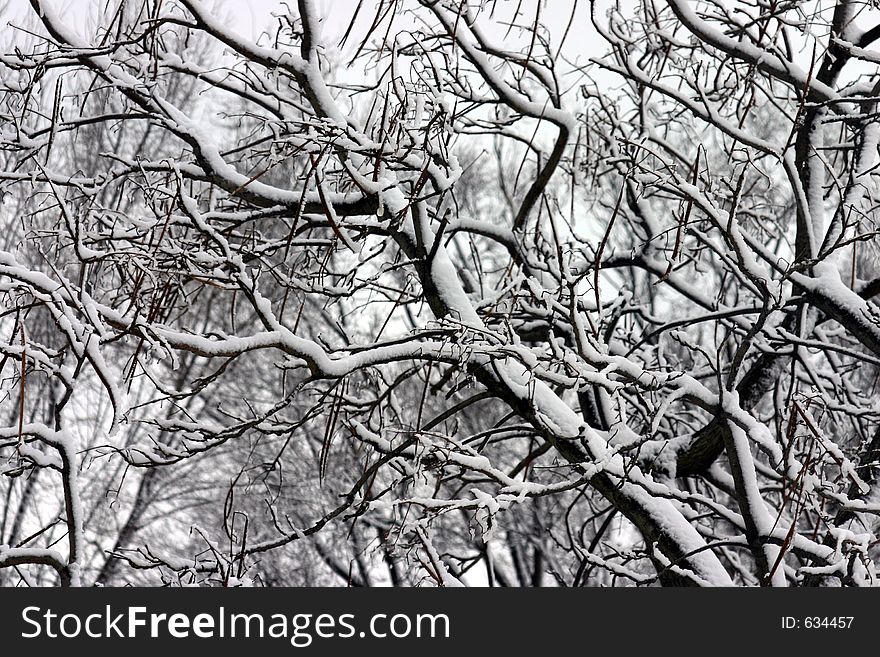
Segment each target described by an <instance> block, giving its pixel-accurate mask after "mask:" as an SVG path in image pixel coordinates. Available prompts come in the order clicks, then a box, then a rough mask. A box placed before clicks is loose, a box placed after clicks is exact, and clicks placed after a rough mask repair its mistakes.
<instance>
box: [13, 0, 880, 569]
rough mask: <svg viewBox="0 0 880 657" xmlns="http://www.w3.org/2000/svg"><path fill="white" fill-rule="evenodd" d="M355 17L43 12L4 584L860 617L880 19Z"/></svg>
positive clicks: (659, 8)
mask: <svg viewBox="0 0 880 657" xmlns="http://www.w3.org/2000/svg"><path fill="white" fill-rule="evenodd" d="M354 5H355V3H352V6H351V7H349V6H348V4H346V10H345V11H343V12H337V13H335V14H334V17H333V19H326V18H322V15H321V13H320V11H319V6H318V5H317V3H316V2H315V1H314V0H298V2H297V3H295V6H294V7H287V6H286V5H279V9H278V12H277V14H276V15H275V16H274V21H275V22H274V23H273V27H272V29H271V30H270V32H268V33H266V34H264V35H263V36H262V37H261V38H260V39H259V40H257V41H254V40H251V39H248V38H245V37H243V36H242V35H241V34H240V33H239V32H238V31H237V30H236V26H235V25H234V23H233V22H231V21H228V20H224V18H223V14H222V11H221V10H220V9H219V8H217V7H214V6H213V5H212V6H208V5H206V4H203V3H202V2H200V1H198V0H167V1H164V2H163V1H162V0H117V2H115V3H110V4H109V6H108V7H107V8H106V10H105V11H103V13H100V14H99V15H98V18H97V20H96V23H95V24H94V25H93V26H92V27H89V26H88V25H87V24H80V23H84V22H83V21H71V20H69V18H68V17H65V16H63V15H60V14H59V13H58V12H57V11H56V9H55V5H54V4H53V3H52V2H50V1H48V0H31V6H32V7H31V8H32V19H33V23H34V25H33V27H32V29H31V28H28V29H24V28H23V26H19V27H20V28H21V29H20V30H19V31H17V32H16V36H15V37H14V42H15V43H14V45H13V46H12V47H8V48H7V50H6V53H5V54H2V55H0V196H2V206H0V221H2V225H3V228H4V234H3V236H2V238H0V247H2V248H0V296H2V299H3V304H4V305H3V308H2V311H0V402H2V409H3V410H2V412H0V458H2V462H0V463H2V464H0V474H2V475H3V477H2V487H0V493H2V498H0V499H2V501H0V505H2V506H0V544H2V545H0V566H3V567H6V568H5V569H3V570H0V572H4V579H3V580H2V581H3V582H5V583H7V584H26V585H40V584H51V583H61V584H72V585H89V584H93V583H101V584H119V583H122V582H132V583H155V582H165V583H185V584H191V583H206V584H222V585H226V586H232V585H240V584H247V583H257V584H261V585H273V584H287V585H290V584H343V585H353V586H372V585H376V584H384V583H390V584H393V585H399V586H405V585H406V586H408V585H422V584H435V585H440V586H458V585H461V584H463V583H471V584H479V583H488V584H490V585H499V586H545V585H563V586H593V585H628V586H631V585H643V586H645V585H652V584H661V585H671V586H694V585H696V586H729V585H761V586H770V585H772V586H785V585H810V586H818V585H847V586H862V585H873V584H874V583H875V582H876V574H875V561H876V559H877V557H878V554H877V548H876V546H875V543H876V542H877V539H876V538H875V536H876V534H877V531H878V522H877V515H878V513H880V502H878V500H877V496H876V493H875V492H874V491H875V477H876V465H877V461H878V455H880V417H878V405H877V401H878V399H880V396H878V391H877V390H876V389H875V388H876V381H877V372H878V365H880V308H878V307H877V305H876V304H875V302H874V300H873V299H874V297H875V296H876V295H877V294H878V293H880V263H878V259H877V255H878V250H877V246H876V245H877V244H878V242H877V239H876V235H877V228H876V219H875V215H876V208H877V192H878V190H877V174H876V171H875V169H876V167H877V161H878V158H877V156H878V139H880V125H878V121H877V116H878V114H877V102H878V100H880V77H878V71H877V65H878V63H880V53H878V52H875V51H874V50H872V46H873V45H874V42H875V40H876V39H878V38H880V7H875V6H874V5H875V3H874V2H872V1H868V0H858V1H856V0H838V1H836V2H832V1H831V0H814V1H811V2H803V1H786V0H779V1H772V2H767V3H754V2H746V1H744V0H743V1H739V0H722V1H717V2H711V1H704V0H644V1H641V2H626V3H624V2H620V3H618V2H612V1H610V0H609V1H607V2H600V1H598V0H593V1H592V2H590V1H586V0H564V1H563V0H560V1H559V2H557V1H556V0H554V2H552V3H550V2H549V1H545V0H523V1H520V0H517V1H516V2H514V1H513V0H376V1H375V2H373V3H357V6H356V7H355V6H354ZM335 11H336V6H335V5H334V12H335ZM340 15H341V16H343V17H342V18H339V16H340ZM333 21H336V23H333ZM85 23H87V22H85ZM334 26H335V27H337V28H339V29H338V33H339V34H338V35H335V34H332V33H333V29H330V28H331V27H334ZM585 34H588V35H591V38H593V39H595V40H596V41H597V43H600V44H601V47H600V48H598V50H596V52H595V53H594V52H592V51H591V52H586V51H584V48H583V46H582V42H583V40H584V35H585Z"/></svg>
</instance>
